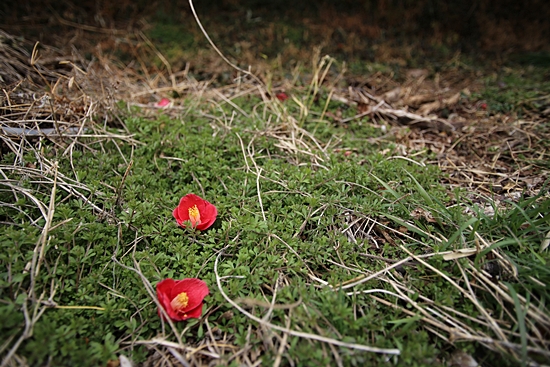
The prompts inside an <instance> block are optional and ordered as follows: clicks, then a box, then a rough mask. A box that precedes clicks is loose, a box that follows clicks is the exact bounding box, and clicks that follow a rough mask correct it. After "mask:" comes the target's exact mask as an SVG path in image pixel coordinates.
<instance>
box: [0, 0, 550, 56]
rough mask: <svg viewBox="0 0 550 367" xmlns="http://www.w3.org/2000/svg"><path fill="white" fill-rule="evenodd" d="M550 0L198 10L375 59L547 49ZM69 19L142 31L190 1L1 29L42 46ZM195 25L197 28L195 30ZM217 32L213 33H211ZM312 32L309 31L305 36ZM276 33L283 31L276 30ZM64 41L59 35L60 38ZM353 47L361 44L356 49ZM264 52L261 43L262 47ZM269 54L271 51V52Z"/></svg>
mask: <svg viewBox="0 0 550 367" xmlns="http://www.w3.org/2000/svg"><path fill="white" fill-rule="evenodd" d="M549 4H550V2H548V1H543V0H529V1H514V0H498V1H497V0H480V1H460V2H449V1H437V0H418V1H417V0H370V1H369V0H364V1H352V0H324V1H318V2H312V1H289V0H271V1H260V0H248V1H243V0H201V1H197V2H196V4H195V7H196V9H197V11H198V13H199V16H200V17H201V19H202V20H203V22H204V23H205V24H206V25H210V26H213V25H214V26H215V25H216V24H218V25H220V26H221V25H223V26H221V27H220V29H216V30H215V31H214V32H213V37H214V38H216V36H218V37H220V36H221V37H223V36H224V34H223V33H224V29H225V32H227V33H226V34H225V36H232V37H234V38H235V39H238V38H239V37H240V38H243V37H250V36H253V35H246V34H242V33H239V32H240V31H243V30H244V31H246V30H252V31H253V30H254V29H256V28H252V29H250V27H247V26H246V25H247V24H248V25H250V24H256V25H257V24H258V23H260V24H262V25H261V26H260V28H263V27H265V26H266V25H267V24H269V23H277V24H287V25H291V28H297V29H300V26H301V28H302V34H301V35H294V36H295V37H296V38H298V36H302V38H303V39H304V41H318V40H321V41H323V42H325V43H326V44H328V45H326V47H327V48H328V50H329V51H333V52H338V53H340V54H343V55H346V56H360V57H370V58H373V57H375V56H376V55H375V53H374V52H372V50H368V47H369V46H372V45H374V44H376V43H378V42H382V41H383V42H388V41H392V42H400V43H402V44H411V43H414V44H416V45H417V46H420V47H435V46H440V47H441V46H445V47H451V48H453V49H460V50H462V51H463V52H472V51H473V50H478V49H479V50H482V51H484V52H499V53H502V52H506V53H514V52H524V51H530V52H534V51H541V50H548V49H549V45H550V21H548V19H550V5H549ZM59 18H62V19H63V20H65V21H70V22H75V23H78V24H85V25H89V26H95V27H101V28H117V29H121V28H123V29H124V28H126V29H127V28H129V27H138V26H140V22H141V21H142V20H143V19H148V20H149V21H155V22H159V21H160V22H165V23H171V22H172V23H174V22H188V21H189V20H190V19H191V18H190V10H189V5H188V2H187V1H185V0H178V1H170V0H160V1H156V2H153V3H150V2H149V1H144V0H137V1H136V0H120V1H110V0H85V1H53V0H45V1H43V0H25V1H13V0H9V1H3V2H1V3H0V19H1V20H0V27H2V28H3V29H4V30H6V31H8V32H11V33H22V34H23V33H24V34H29V35H32V36H33V37H37V38H39V39H41V40H43V41H46V40H48V38H50V37H52V36H53V35H55V34H56V33H57V32H58V31H59V30H61V29H62V28H63V25H62V24H60V21H59ZM189 26H190V27H195V25H191V24H190V25H189ZM211 29H212V28H211ZM306 29H307V32H306V33H307V34H303V33H304V30H306ZM272 31H273V33H274V37H276V36H277V33H279V34H280V33H281V32H283V33H284V30H283V29H278V28H277V27H275V28H274V29H273V30H272ZM57 35H58V36H59V34H57ZM351 44H353V45H354V46H352V45H351ZM259 47H260V46H259ZM265 51H266V52H267V53H269V52H270V51H271V50H269V49H266V50H265Z"/></svg>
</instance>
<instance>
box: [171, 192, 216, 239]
mask: <svg viewBox="0 0 550 367" xmlns="http://www.w3.org/2000/svg"><path fill="white" fill-rule="evenodd" d="M195 205H196V206H197V209H198V210H199V213H200V223H198V224H197V225H196V226H195V228H196V229H198V230H200V231H204V230H205V229H207V228H208V227H210V226H211V225H212V224H213V223H214V222H215V221H216V216H217V215H218V210H217V209H216V207H215V206H214V205H212V204H210V203H209V202H208V201H206V200H204V199H202V198H201V197H200V196H197V195H195V194H187V195H185V196H184V197H182V198H181V200H180V203H179V205H178V206H177V208H176V209H174V211H173V212H172V215H173V216H174V218H176V222H177V223H178V224H179V225H180V226H181V227H184V228H185V227H187V226H188V225H189V220H190V218H189V208H192V207H193V206H195ZM186 222H187V223H186Z"/></svg>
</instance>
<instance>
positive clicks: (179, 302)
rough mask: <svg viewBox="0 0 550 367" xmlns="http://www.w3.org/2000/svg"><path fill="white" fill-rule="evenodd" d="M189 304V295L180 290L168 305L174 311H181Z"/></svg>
mask: <svg viewBox="0 0 550 367" xmlns="http://www.w3.org/2000/svg"><path fill="white" fill-rule="evenodd" d="M188 304H189V297H188V296H187V293H185V292H181V293H180V294H178V295H177V296H176V298H174V299H173V300H172V302H170V306H172V309H173V310H174V311H182V310H183V309H185V307H187V305H188Z"/></svg>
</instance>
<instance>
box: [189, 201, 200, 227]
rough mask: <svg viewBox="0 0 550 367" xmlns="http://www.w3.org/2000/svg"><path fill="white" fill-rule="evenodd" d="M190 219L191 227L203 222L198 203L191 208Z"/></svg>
mask: <svg viewBox="0 0 550 367" xmlns="http://www.w3.org/2000/svg"><path fill="white" fill-rule="evenodd" d="M189 220H190V221H191V227H193V228H195V227H196V226H198V225H199V224H201V213H200V212H199V208H197V206H196V205H193V206H192V207H190V208H189Z"/></svg>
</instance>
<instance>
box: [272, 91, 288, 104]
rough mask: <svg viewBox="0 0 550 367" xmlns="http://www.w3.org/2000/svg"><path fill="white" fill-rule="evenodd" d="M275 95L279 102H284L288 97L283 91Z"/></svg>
mask: <svg viewBox="0 0 550 367" xmlns="http://www.w3.org/2000/svg"><path fill="white" fill-rule="evenodd" d="M275 97H277V99H278V100H279V101H281V102H284V101H286V100H287V99H288V95H287V94H286V93H285V92H281V93H277V94H276V95H275Z"/></svg>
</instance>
